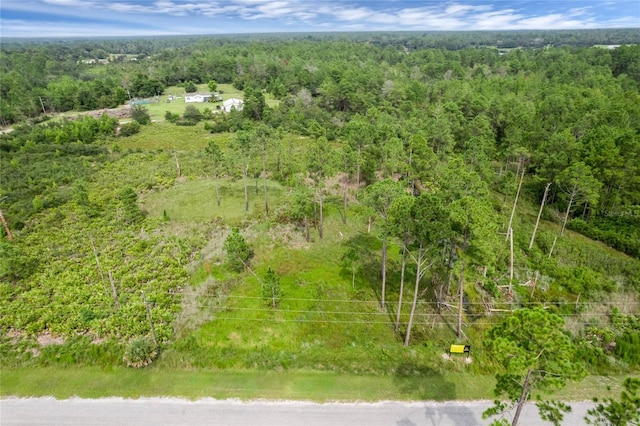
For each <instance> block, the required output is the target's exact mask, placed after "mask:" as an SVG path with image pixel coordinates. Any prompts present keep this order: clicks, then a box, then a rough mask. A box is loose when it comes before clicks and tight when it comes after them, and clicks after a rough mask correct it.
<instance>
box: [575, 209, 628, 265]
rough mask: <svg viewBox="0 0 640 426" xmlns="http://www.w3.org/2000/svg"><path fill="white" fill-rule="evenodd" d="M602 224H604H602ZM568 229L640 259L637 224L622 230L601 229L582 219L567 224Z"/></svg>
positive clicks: (625, 226)
mask: <svg viewBox="0 0 640 426" xmlns="http://www.w3.org/2000/svg"><path fill="white" fill-rule="evenodd" d="M600 224H603V223H602V222H600ZM567 227H568V228H569V229H571V230H573V231H576V232H579V233H581V234H583V235H585V236H587V237H589V238H591V239H594V240H598V241H602V242H603V243H605V244H607V245H610V246H611V247H613V248H615V249H616V250H619V251H621V252H623V253H626V254H628V255H629V256H632V257H636V258H640V231H639V230H638V225H637V224H635V223H634V224H627V225H624V226H623V227H621V228H614V229H601V228H600V227H598V226H597V225H594V224H592V223H589V222H585V221H584V220H582V219H573V220H572V221H570V222H569V223H568V224H567ZM634 231H635V232H634Z"/></svg>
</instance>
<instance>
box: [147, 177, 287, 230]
mask: <svg viewBox="0 0 640 426" xmlns="http://www.w3.org/2000/svg"><path fill="white" fill-rule="evenodd" d="M219 185H220V194H221V204H220V207H218V206H217V203H216V192H215V181H214V180H213V179H199V180H193V181H186V182H180V183H178V184H176V185H174V186H173V187H171V188H169V189H167V190H165V191H161V192H156V193H153V194H150V195H149V196H147V197H146V198H144V199H143V200H142V201H143V204H144V206H145V208H146V209H147V210H148V211H149V213H150V214H151V215H152V216H162V215H163V212H164V211H166V212H167V214H168V216H169V217H170V218H171V220H174V221H177V222H200V223H202V222H210V221H212V220H216V219H222V220H223V221H224V223H226V224H232V225H238V224H240V223H241V222H242V221H243V220H245V219H247V218H250V217H253V216H255V215H261V214H263V213H264V211H265V209H264V193H263V188H262V181H260V182H259V183H258V192H257V193H256V188H255V180H251V186H250V187H249V188H248V194H249V212H246V211H245V210H244V187H243V184H242V181H232V180H229V179H220V183H219ZM267 193H268V196H269V204H270V206H271V207H272V208H274V209H275V208H277V207H278V206H279V205H281V204H282V202H283V199H284V197H286V191H285V189H284V188H283V187H282V186H281V185H280V184H278V183H277V182H273V181H268V182H267Z"/></svg>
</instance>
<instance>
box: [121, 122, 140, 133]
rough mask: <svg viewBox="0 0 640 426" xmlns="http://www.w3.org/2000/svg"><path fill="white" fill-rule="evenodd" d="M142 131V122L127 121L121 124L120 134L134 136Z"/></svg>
mask: <svg viewBox="0 0 640 426" xmlns="http://www.w3.org/2000/svg"><path fill="white" fill-rule="evenodd" d="M139 131H140V123H138V122H137V121H132V122H131V123H125V124H123V125H121V126H120V136H123V137H126V136H132V135H135V134H136V133H138V132H139Z"/></svg>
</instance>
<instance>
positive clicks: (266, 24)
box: [0, 0, 640, 38]
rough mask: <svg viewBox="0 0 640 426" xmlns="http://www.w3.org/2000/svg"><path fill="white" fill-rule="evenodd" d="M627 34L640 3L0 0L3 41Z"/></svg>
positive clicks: (639, 17) (638, 19)
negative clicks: (611, 31) (572, 31)
mask: <svg viewBox="0 0 640 426" xmlns="http://www.w3.org/2000/svg"><path fill="white" fill-rule="evenodd" d="M630 27H633V28H639V27H640V0H615V1H611V0H555V1H546V0H538V1H536V0H534V1H518V0H493V1H483V0H458V1H431V0H427V1H424V0H423V1H417V0H415V1H396V0H386V1H382V0H380V1H351V0H343V1H334V0H315V1H309V0H214V1H211V0H0V37H46V38H54V37H97V36H142V35H187V34H231V33H262V32H311V31H313V32H317V31H459V30H528V29H588V28H630Z"/></svg>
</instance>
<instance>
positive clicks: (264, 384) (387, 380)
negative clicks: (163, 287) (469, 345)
mask: <svg viewBox="0 0 640 426" xmlns="http://www.w3.org/2000/svg"><path fill="white" fill-rule="evenodd" d="M89 378H90V379H89ZM622 380H623V377H600V376H593V377H588V378H587V379H585V380H584V381H582V382H580V383H571V384H569V385H568V386H567V388H565V389H564V390H563V391H562V392H561V393H558V394H557V395H556V397H557V398H561V399H563V400H566V401H571V400H573V401H584V400H589V399H591V397H592V396H593V395H594V393H595V392H598V393H599V394H600V395H601V396H615V395H619V393H620V389H621V386H620V384H621V383H622ZM494 383H495V382H494V379H493V377H489V376H478V375H466V374H460V373H450V374H447V375H446V376H443V375H438V374H431V375H430V374H416V375H410V376H397V375H396V376H367V375H354V374H344V373H342V374H336V373H330V372H317V371H286V372H274V371H270V372H264V371H260V372H255V371H227V370H225V371H185V370H166V369H159V368H151V369H146V370H132V369H125V368H114V369H111V370H103V369H98V368H90V367H80V368H77V367H74V368H72V369H64V368H44V369H37V370H36V369H12V370H3V371H2V387H1V388H0V396H3V397H7V396H19V397H42V396H53V397H55V398H58V399H64V398H71V397H81V398H101V397H111V396H119V397H124V398H141V397H153V396H166V397H182V398H188V399H199V398H218V399H224V398H239V399H243V400H249V399H256V398H260V399H271V400H282V399H288V400H310V401H317V402H328V401H383V400H391V399H393V400H407V401H411V400H436V401H443V400H452V399H458V400H478V399H484V400H486V399H492V398H493V395H492V393H491V390H492V389H493V385H494ZM605 385H609V386H611V391H610V392H604V386H605Z"/></svg>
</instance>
